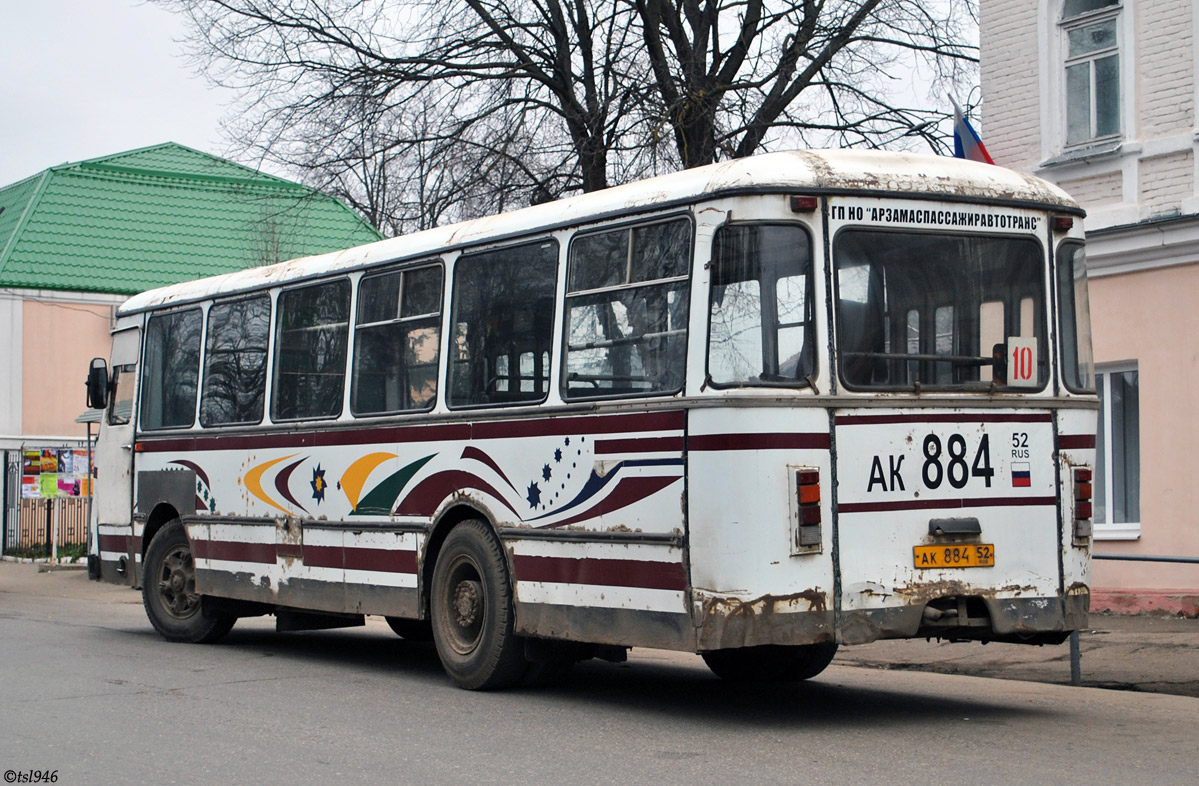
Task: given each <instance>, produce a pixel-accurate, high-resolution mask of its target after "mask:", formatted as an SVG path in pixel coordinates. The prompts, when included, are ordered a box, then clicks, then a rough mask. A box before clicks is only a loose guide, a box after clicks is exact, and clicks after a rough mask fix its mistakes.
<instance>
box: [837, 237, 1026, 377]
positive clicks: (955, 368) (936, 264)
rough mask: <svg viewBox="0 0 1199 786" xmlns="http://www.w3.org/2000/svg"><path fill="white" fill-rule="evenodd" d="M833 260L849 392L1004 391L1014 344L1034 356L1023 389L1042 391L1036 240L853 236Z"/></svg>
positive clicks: (841, 349) (842, 241) (839, 341)
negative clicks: (1019, 342)
mask: <svg viewBox="0 0 1199 786" xmlns="http://www.w3.org/2000/svg"><path fill="white" fill-rule="evenodd" d="M834 257H835V260H836V268H837V319H838V329H837V349H838V352H839V361H840V365H841V375H842V379H843V380H844V381H845V384H846V386H847V387H849V388H851V389H892V390H901V389H902V390H911V389H916V390H919V389H921V388H937V389H958V390H960V389H972V388H977V389H986V390H990V389H992V387H995V386H999V387H1001V388H1002V387H1005V386H1007V385H1008V382H1009V381H1008V377H1007V366H1008V355H1009V351H1008V347H1009V342H1010V340H1011V339H1013V338H1016V339H1020V338H1023V339H1025V340H1026V342H1028V343H1027V344H1026V346H1027V347H1028V349H1029V350H1030V351H1028V352H1027V353H1026V354H1025V357H1026V358H1029V359H1030V361H1029V367H1028V368H1027V370H1026V372H1025V377H1024V382H1023V384H1022V385H1021V387H1023V388H1026V389H1027V388H1038V389H1039V388H1042V387H1044V385H1045V382H1046V380H1047V379H1048V362H1047V361H1048V344H1047V342H1046V330H1045V282H1044V278H1045V276H1044V254H1043V252H1042V249H1041V246H1040V244H1039V243H1037V242H1036V241H1035V240H1033V239H1031V238H1009V237H993V236H992V237H986V236H983V237H979V236H968V235H954V234H935V233H927V232H893V231H868V230H857V229H853V230H846V231H844V232H841V233H840V234H839V235H838V236H837V239H836V242H835V244H834ZM1029 340H1031V341H1029ZM1012 384H1013V385H1014V384H1015V383H1014V382H1012Z"/></svg>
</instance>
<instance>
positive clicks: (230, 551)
mask: <svg viewBox="0 0 1199 786" xmlns="http://www.w3.org/2000/svg"><path fill="white" fill-rule="evenodd" d="M275 546H276V544H274V543H236V542H233V541H225V540H193V541H192V554H194V555H195V558H196V559H219V560H227V561H230V562H257V563H261V564H263V565H274V564H275V562H276V561H277V558H276V553H275Z"/></svg>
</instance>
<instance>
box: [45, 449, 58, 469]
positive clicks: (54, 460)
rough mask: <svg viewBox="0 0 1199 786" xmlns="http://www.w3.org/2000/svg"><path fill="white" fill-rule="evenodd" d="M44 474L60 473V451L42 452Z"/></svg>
mask: <svg viewBox="0 0 1199 786" xmlns="http://www.w3.org/2000/svg"><path fill="white" fill-rule="evenodd" d="M42 472H43V473H45V472H58V451H57V450H49V449H47V450H43V451H42Z"/></svg>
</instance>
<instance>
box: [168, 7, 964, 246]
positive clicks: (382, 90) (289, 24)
mask: <svg viewBox="0 0 1199 786" xmlns="http://www.w3.org/2000/svg"><path fill="white" fill-rule="evenodd" d="M156 2H158V3H159V4H161V5H164V6H167V7H170V8H172V9H175V10H177V11H179V12H181V13H184V14H186V15H187V17H188V19H189V21H190V29H191V36H190V44H191V47H192V48H191V51H192V54H193V55H194V57H195V58H196V60H197V62H198V63H199V64H201V65H202V66H203V67H204V68H205V69H206V71H207V73H208V74H209V75H210V76H211V77H212V78H213V79H214V80H215V81H217V82H218V83H220V84H224V85H228V86H233V87H236V88H240V89H241V90H242V91H243V93H242V94H243V95H244V96H245V99H244V104H243V106H241V107H240V108H239V109H240V111H239V112H238V113H237V116H236V120H235V121H234V122H232V123H231V124H230V127H229V130H230V133H231V136H232V138H233V139H234V140H235V142H236V143H237V145H238V146H240V148H241V150H242V151H243V152H244V151H252V152H254V153H256V154H257V155H259V156H261V157H262V158H263V159H265V160H271V161H274V162H276V163H281V164H283V165H285V166H287V167H289V168H292V169H294V170H295V171H297V172H298V173H300V175H301V177H303V178H304V179H305V180H307V181H308V182H309V183H310V184H312V185H314V186H317V187H318V188H324V189H328V190H332V191H333V192H335V193H337V194H338V195H339V196H342V197H343V198H345V199H347V200H348V201H349V202H350V203H351V204H352V205H353V206H354V207H355V208H357V209H358V210H359V211H361V212H362V213H363V215H365V216H367V217H368V218H369V219H370V220H371V221H372V222H374V223H375V224H376V225H377V226H380V227H382V228H384V229H385V231H388V232H398V231H403V230H405V229H407V228H411V227H421V226H431V225H434V224H436V223H438V222H439V221H442V220H444V219H446V218H449V217H454V218H458V217H464V216H469V215H475V214H479V213H490V212H495V211H496V210H500V209H503V208H504V207H507V206H513V205H520V204H527V203H529V202H537V201H544V200H547V199H553V198H556V197H557V196H560V195H562V194H566V193H571V192H577V191H595V190H598V189H602V188H605V187H607V186H608V185H609V184H611V183H616V182H625V181H627V180H632V179H635V178H638V177H642V176H645V175H648V174H653V173H657V172H661V171H666V170H671V169H677V168H680V167H692V166H699V165H702V164H707V163H712V162H714V161H717V160H722V159H728V158H735V157H742V156H748V155H751V154H753V153H755V152H758V151H761V150H766V149H774V148H778V147H800V146H811V145H814V144H815V145H820V144H830V143H831V144H840V145H865V146H875V147H878V146H884V145H886V146H896V145H898V146H908V147H910V146H912V145H913V144H917V143H918V144H931V145H932V146H933V147H934V149H940V147H941V146H942V145H943V141H942V137H941V133H940V131H939V129H938V125H937V124H938V122H939V121H940V120H942V119H943V118H944V117H945V113H943V112H940V111H929V110H926V109H921V108H918V105H919V104H920V103H922V102H924V101H925V100H926V99H927V97H926V96H921V95H917V94H915V92H914V91H913V90H912V89H911V87H910V85H911V83H912V81H913V80H912V76H913V74H914V73H917V72H919V73H922V74H923V75H924V79H925V81H927V82H929V83H930V84H932V85H933V86H934V87H937V88H941V87H944V86H946V85H955V86H960V85H963V84H965V83H968V82H970V81H971V80H973V79H974V68H975V64H976V54H977V48H976V46H974V44H973V42H972V39H971V31H972V29H973V26H972V25H973V20H974V16H975V8H974V6H975V3H976V0H936V1H934V2H921V0H156ZM946 103H947V102H946Z"/></svg>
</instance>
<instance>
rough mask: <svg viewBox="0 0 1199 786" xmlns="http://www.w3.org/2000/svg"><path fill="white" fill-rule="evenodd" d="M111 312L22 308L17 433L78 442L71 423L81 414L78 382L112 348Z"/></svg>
mask: <svg viewBox="0 0 1199 786" xmlns="http://www.w3.org/2000/svg"><path fill="white" fill-rule="evenodd" d="M111 318H112V307H111V306H106V305H85V304H80V303H64V302H58V301H55V302H46V303H43V302H38V301H36V300H26V301H25V302H24V303H23V304H22V314H21V321H22V333H23V347H22V357H21V399H22V407H21V430H22V433H24V434H28V435H40V436H47V437H68V438H71V439H79V440H82V439H84V438H85V437H86V434H87V427H86V426H83V425H81V424H79V423H76V422H75V418H77V417H79V415H80V413H82V412H83V411H84V410H85V409H87V400H86V393H85V390H84V380H85V379H86V377H87V367H88V364H89V363H90V362H91V359H92V358H94V357H102V358H107V357H108V353H109V350H110V349H111V346H112V339H111V337H110V336H109V332H108V331H109V325H110V323H111Z"/></svg>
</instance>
